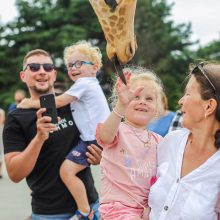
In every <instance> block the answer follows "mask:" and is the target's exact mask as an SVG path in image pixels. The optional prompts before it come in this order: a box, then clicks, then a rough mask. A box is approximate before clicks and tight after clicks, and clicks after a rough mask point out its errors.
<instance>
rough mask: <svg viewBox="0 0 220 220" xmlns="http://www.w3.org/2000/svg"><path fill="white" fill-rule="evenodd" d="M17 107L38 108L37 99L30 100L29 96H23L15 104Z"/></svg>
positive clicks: (38, 102)
mask: <svg viewBox="0 0 220 220" xmlns="http://www.w3.org/2000/svg"><path fill="white" fill-rule="evenodd" d="M17 108H25V109H27V108H36V109H38V108H40V101H39V100H32V99H30V98H24V99H23V100H22V101H21V102H20V103H19V104H18V106H17Z"/></svg>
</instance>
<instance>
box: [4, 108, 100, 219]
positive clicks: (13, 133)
mask: <svg viewBox="0 0 220 220" xmlns="http://www.w3.org/2000/svg"><path fill="white" fill-rule="evenodd" d="M58 116H59V117H60V118H61V121H60V122H59V124H58V127H59V129H58V131H56V132H54V133H51V134H50V136H49V139H48V140H46V141H45V143H44V145H43V147H42V149H41V152H40V155H39V157H38V159H37V162H36V165H35V167H34V169H33V171H32V172H31V173H30V175H28V176H27V177H26V180H27V184H28V186H29V187H30V189H31V190H32V211H33V213H35V214H42V215H47V214H48V215H49V214H63V213H74V212H75V211H76V208H77V207H76V203H75V201H74V200H73V198H72V196H71V194H70V193H69V191H68V190H67V188H66V187H65V185H64V184H63V182H62V180H61V179H60V176H59V169H60V166H61V164H62V162H63V161H64V158H65V156H66V155H67V153H68V152H69V151H70V150H71V149H72V147H73V146H75V145H76V144H77V142H78V140H79V132H78V130H77V127H76V125H75V123H74V121H73V118H72V114H71V111H70V106H69V105H68V106H65V107H62V108H59V109H58ZM35 135H36V109H16V110H15V111H13V112H12V113H10V114H9V115H8V117H7V119H6V122H5V126H4V132H3V141H4V152H5V154H7V153H10V152H21V151H23V150H24V149H25V148H26V147H27V146H28V144H29V143H30V141H31V140H32V139H33V138H34V136H35ZM78 176H79V177H80V179H81V180H82V181H83V182H84V184H85V187H86V191H87V195H88V199H89V202H90V203H92V202H95V201H96V200H97V199H98V194H97V192H96V189H95V187H94V181H93V178H92V174H91V170H90V168H89V167H88V168H86V169H84V170H83V171H81V172H80V173H79V174H78Z"/></svg>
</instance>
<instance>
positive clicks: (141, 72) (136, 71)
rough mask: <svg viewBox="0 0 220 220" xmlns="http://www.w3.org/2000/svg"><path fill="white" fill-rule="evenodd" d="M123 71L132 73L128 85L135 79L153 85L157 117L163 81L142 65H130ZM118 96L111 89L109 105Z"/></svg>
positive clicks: (159, 111) (159, 109) (112, 105)
mask: <svg viewBox="0 0 220 220" xmlns="http://www.w3.org/2000/svg"><path fill="white" fill-rule="evenodd" d="M123 72H124V73H125V72H130V73H132V75H131V79H130V85H132V84H133V83H135V82H137V81H141V82H150V83H152V84H153V86H154V89H155V90H154V91H152V92H155V93H156V103H157V117H159V116H160V115H161V98H162V97H161V94H162V93H163V83H162V81H161V80H160V78H159V77H158V76H157V75H156V74H155V73H154V72H153V71H151V70H149V69H146V68H144V67H139V66H131V67H127V68H124V69H123ZM117 99H118V96H117V93H116V91H115V88H114V90H113V93H112V96H111V97H110V102H111V107H112V108H113V107H114V106H115V104H116V102H117Z"/></svg>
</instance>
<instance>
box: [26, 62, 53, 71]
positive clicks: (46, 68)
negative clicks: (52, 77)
mask: <svg viewBox="0 0 220 220" xmlns="http://www.w3.org/2000/svg"><path fill="white" fill-rule="evenodd" d="M28 66H29V69H30V70H31V71H32V72H37V71H39V70H40V67H41V66H43V68H44V71H46V72H51V71H53V70H54V65H53V64H51V63H43V64H40V63H29V64H27V66H26V67H25V68H24V71H25V70H26V69H27V67H28Z"/></svg>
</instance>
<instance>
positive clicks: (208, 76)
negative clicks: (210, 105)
mask: <svg viewBox="0 0 220 220" xmlns="http://www.w3.org/2000/svg"><path fill="white" fill-rule="evenodd" d="M189 76H194V77H195V78H196V81H197V82H198V83H199V85H200V93H201V97H202V99H203V100H208V99H211V98H213V99H215V100H216V102H217V107H216V112H215V117H216V119H217V120H218V121H219V123H220V63H217V62H202V63H200V64H198V65H196V66H195V65H194V66H192V65H191V66H190V74H189ZM215 146H216V147H217V148H220V129H219V130H217V132H216V134H215Z"/></svg>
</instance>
